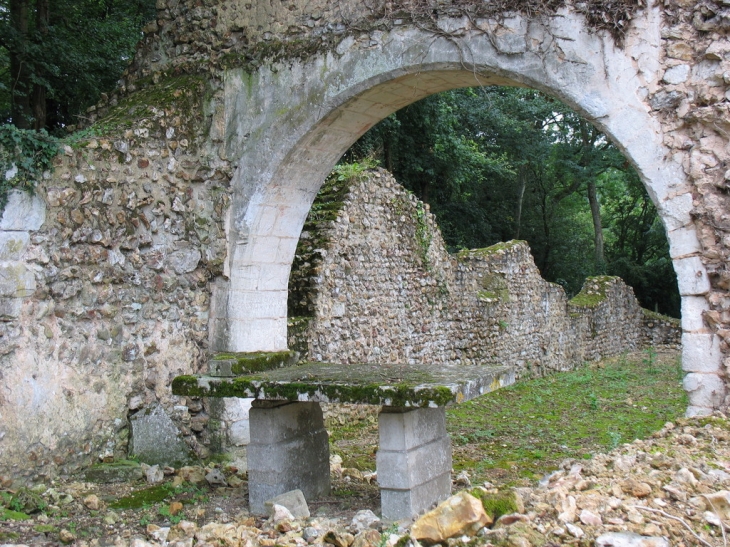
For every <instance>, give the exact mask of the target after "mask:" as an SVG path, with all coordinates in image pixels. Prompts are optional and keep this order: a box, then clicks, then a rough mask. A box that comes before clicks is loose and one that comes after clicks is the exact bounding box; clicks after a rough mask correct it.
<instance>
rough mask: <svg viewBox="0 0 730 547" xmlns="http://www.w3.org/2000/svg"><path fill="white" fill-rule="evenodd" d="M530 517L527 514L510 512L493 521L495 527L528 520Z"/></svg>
mask: <svg viewBox="0 0 730 547" xmlns="http://www.w3.org/2000/svg"><path fill="white" fill-rule="evenodd" d="M529 521H530V519H529V518H528V517H527V515H520V514H519V513H510V514H509V515H502V516H501V517H499V518H498V519H497V522H495V523H494V527H495V528H499V527H502V526H512V525H513V524H514V523H516V522H529Z"/></svg>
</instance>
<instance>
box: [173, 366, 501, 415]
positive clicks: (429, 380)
mask: <svg viewBox="0 0 730 547" xmlns="http://www.w3.org/2000/svg"><path fill="white" fill-rule="evenodd" d="M513 379H514V375H513V373H512V371H511V369H510V368H509V367H503V366H486V365H481V366H477V365H474V366H465V365H462V366H455V365H452V366H445V365H438V366H436V365H434V366H427V365H398V364H393V365H385V364H371V363H368V364H352V365H341V364H331V363H309V364H304V365H301V366H296V367H287V368H281V369H277V370H270V371H266V372H262V373H259V374H253V375H249V376H238V377H231V378H226V377H213V376H202V377H197V376H178V377H177V378H175V379H174V380H173V382H172V391H173V393H174V394H175V395H185V396H192V397H253V398H256V399H268V400H285V401H319V402H330V403H358V404H371V405H385V406H402V407H428V406H431V407H434V406H447V405H449V404H451V403H454V402H461V401H463V400H467V399H470V398H472V397H474V396H476V395H479V394H480V393H485V392H487V391H492V390H493V389H497V388H499V387H501V386H503V385H506V384H509V383H511V382H512V381H513Z"/></svg>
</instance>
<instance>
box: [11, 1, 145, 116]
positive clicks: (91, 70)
mask: <svg viewBox="0 0 730 547" xmlns="http://www.w3.org/2000/svg"><path fill="white" fill-rule="evenodd" d="M154 15H155V2H154V1H153V0H0V121H2V122H6V123H12V124H13V125H15V126H16V127H18V128H21V129H37V130H38V129H44V128H45V129H49V130H53V129H56V128H60V127H63V126H66V125H70V124H74V123H76V122H77V121H78V116H80V115H83V113H84V111H85V110H86V108H88V107H89V106H91V105H93V104H95V103H96V102H97V101H98V100H99V98H100V96H101V93H102V92H104V91H109V90H111V89H113V88H114V86H115V85H116V82H117V81H118V79H119V77H120V75H121V74H122V72H123V71H124V69H125V68H126V66H127V65H128V64H129V61H130V59H131V58H132V56H133V55H134V50H135V46H136V44H137V42H138V41H139V40H140V38H141V36H142V35H141V30H140V29H141V27H142V25H143V23H144V22H145V21H148V20H150V19H151V18H153V17H154Z"/></svg>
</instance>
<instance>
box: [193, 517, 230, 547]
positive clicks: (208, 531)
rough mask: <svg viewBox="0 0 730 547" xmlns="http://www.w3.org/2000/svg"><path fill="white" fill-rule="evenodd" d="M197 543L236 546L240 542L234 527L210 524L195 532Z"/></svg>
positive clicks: (228, 524) (215, 523)
mask: <svg viewBox="0 0 730 547" xmlns="http://www.w3.org/2000/svg"><path fill="white" fill-rule="evenodd" d="M195 539H197V540H198V542H201V543H202V542H209V543H212V544H214V545H238V544H239V542H240V538H239V535H238V533H237V530H236V525H235V524H233V523H227V524H220V523H217V522H211V523H210V524H206V525H205V526H203V527H202V528H200V529H199V530H198V531H196V532H195Z"/></svg>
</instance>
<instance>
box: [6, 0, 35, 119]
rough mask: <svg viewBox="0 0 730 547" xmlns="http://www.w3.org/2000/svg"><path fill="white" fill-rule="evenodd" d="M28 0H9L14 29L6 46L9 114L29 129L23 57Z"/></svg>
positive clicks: (27, 75)
mask: <svg viewBox="0 0 730 547" xmlns="http://www.w3.org/2000/svg"><path fill="white" fill-rule="evenodd" d="M28 3H29V0H10V24H11V26H12V28H13V30H14V31H15V33H14V36H13V37H12V40H11V46H10V47H9V48H8V54H9V56H10V115H11V117H12V120H13V124H14V125H15V126H16V127H18V128H20V129H30V127H31V122H32V118H33V113H32V111H31V108H30V93H31V89H32V87H33V86H32V84H31V82H30V70H29V67H28V64H27V60H26V58H25V51H26V47H27V43H28V23H29V21H28Z"/></svg>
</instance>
